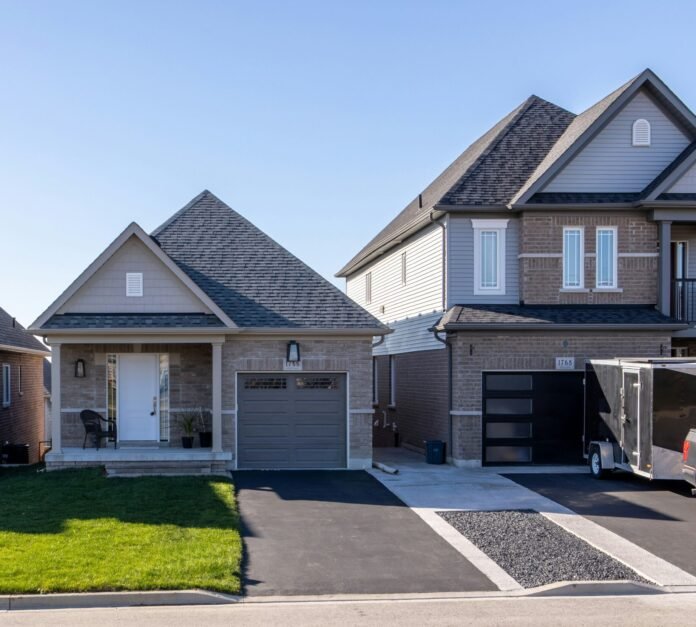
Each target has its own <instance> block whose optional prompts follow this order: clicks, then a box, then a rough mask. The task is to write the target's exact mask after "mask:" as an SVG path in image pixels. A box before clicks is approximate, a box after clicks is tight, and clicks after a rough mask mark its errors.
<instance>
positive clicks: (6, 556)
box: [0, 469, 242, 594]
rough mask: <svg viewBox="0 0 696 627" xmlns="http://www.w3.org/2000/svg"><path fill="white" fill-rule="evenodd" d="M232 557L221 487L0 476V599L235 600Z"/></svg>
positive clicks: (84, 476)
mask: <svg viewBox="0 0 696 627" xmlns="http://www.w3.org/2000/svg"><path fill="white" fill-rule="evenodd" d="M241 554H242V540H241V537H240V533H239V516H238V514H237V507H236V503H235V497H234V490H233V486H232V483H231V482H230V481H229V480H226V479H224V478H222V477H214V478H208V477H142V478H133V479H131V478H128V479H126V478H122V479H107V478H106V477H104V476H103V473H102V471H101V470H97V469H89V470H66V471H57V472H50V473H46V472H36V469H21V470H14V469H0V594H18V593H37V592H38V593H47V592H87V591H106V590H175V589H186V588H204V589H207V590H214V591H218V592H226V593H232V594H236V593H239V591H240V568H241Z"/></svg>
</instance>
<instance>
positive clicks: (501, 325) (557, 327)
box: [438, 322, 691, 331]
mask: <svg viewBox="0 0 696 627" xmlns="http://www.w3.org/2000/svg"><path fill="white" fill-rule="evenodd" d="M689 328H691V325H689V324H683V323H665V324H626V323H623V324H553V323H551V322H541V323H530V324H521V323H515V322H507V323H505V322H498V323H494V324H490V323H478V324H463V323H456V322H455V323H449V324H446V325H444V326H443V327H439V328H438V331H682V330H684V329H689Z"/></svg>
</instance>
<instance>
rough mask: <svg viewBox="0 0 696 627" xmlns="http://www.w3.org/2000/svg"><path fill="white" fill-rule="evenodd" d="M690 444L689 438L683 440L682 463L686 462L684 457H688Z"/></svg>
mask: <svg viewBox="0 0 696 627" xmlns="http://www.w3.org/2000/svg"><path fill="white" fill-rule="evenodd" d="M690 446H691V442H689V440H684V463H686V459H687V458H688V457H689V447H690Z"/></svg>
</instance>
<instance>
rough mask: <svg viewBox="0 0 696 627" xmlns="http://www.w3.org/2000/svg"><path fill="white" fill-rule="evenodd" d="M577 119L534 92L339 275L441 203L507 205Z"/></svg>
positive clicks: (445, 171)
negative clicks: (574, 119)
mask: <svg viewBox="0 0 696 627" xmlns="http://www.w3.org/2000/svg"><path fill="white" fill-rule="evenodd" d="M574 117H575V116H574V114H572V113H570V112H569V111H566V110H565V109H563V108H561V107H559V106H557V105H555V104H553V103H551V102H548V101H546V100H543V99H542V98H539V97H537V96H530V97H529V98H528V99H527V100H525V101H524V102H523V103H522V104H521V105H520V106H518V107H517V108H516V109H514V110H513V111H511V112H510V113H509V114H508V115H506V116H505V117H504V118H503V119H502V120H500V121H499V122H498V123H497V124H496V125H495V126H493V128H491V129H490V130H489V131H487V132H486V133H485V134H484V135H482V136H481V137H480V138H479V139H477V140H476V141H475V142H474V143H473V144H471V145H470V146H469V147H468V148H467V149H466V150H465V151H464V152H463V153H462V154H461V155H459V157H457V159H456V160H455V161H454V162H453V163H452V164H450V165H449V166H448V167H447V168H446V169H445V170H444V172H442V174H440V175H439V176H438V177H437V178H436V179H435V180H434V181H433V182H432V183H431V184H430V185H428V187H426V188H425V190H424V191H423V192H422V193H421V194H419V196H418V197H416V198H415V199H414V200H412V201H411V202H410V203H409V204H408V205H407V206H406V207H405V208H404V209H403V210H402V211H401V212H400V213H399V214H398V215H397V216H396V217H395V218H394V219H393V220H392V221H391V222H390V223H389V224H387V226H386V227H384V228H383V229H382V230H381V231H380V232H379V233H378V234H377V235H376V236H375V237H374V238H372V240H371V241H370V242H369V243H368V244H367V245H366V246H365V247H364V248H363V249H362V250H361V251H360V252H358V254H357V255H355V256H354V257H353V258H352V259H351V260H350V261H349V262H348V263H347V264H346V265H345V266H344V267H343V268H341V270H339V271H338V272H337V273H336V276H339V277H340V276H346V275H348V274H350V273H352V272H354V271H355V270H357V269H359V268H360V266H361V265H364V264H365V263H367V262H368V261H369V260H370V258H371V256H373V255H374V253H376V252H381V250H380V249H381V248H382V247H383V246H384V245H385V244H388V243H389V242H390V241H392V240H393V239H394V238H396V237H398V236H399V235H400V234H402V233H405V232H407V231H408V229H409V227H412V226H414V225H415V224H418V223H424V222H426V221H427V220H428V219H429V214H430V212H431V211H432V210H433V209H434V208H435V209H437V208H438V206H441V205H445V206H448V207H462V208H465V207H491V206H498V207H500V208H501V209H503V208H504V207H505V205H507V203H509V202H510V200H511V199H512V197H513V195H514V194H515V192H516V191H517V190H518V189H519V187H520V185H522V184H523V183H524V182H525V181H526V180H527V179H528V178H529V176H530V175H531V173H532V172H533V171H534V169H535V168H536V167H537V165H538V164H539V162H540V161H541V160H542V159H543V157H544V155H545V154H546V153H547V152H548V150H549V149H550V148H551V146H553V145H554V143H555V142H556V140H557V139H558V138H559V137H560V136H561V134H562V133H563V132H564V130H565V129H566V128H567V127H568V125H569V124H570V123H571V122H572V120H573V118H574ZM397 243H398V242H397Z"/></svg>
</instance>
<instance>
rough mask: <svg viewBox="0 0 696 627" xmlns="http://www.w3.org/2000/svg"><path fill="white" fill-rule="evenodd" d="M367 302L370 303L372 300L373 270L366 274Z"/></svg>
mask: <svg viewBox="0 0 696 627" xmlns="http://www.w3.org/2000/svg"><path fill="white" fill-rule="evenodd" d="M365 302H366V303H367V304H368V305H369V304H370V303H371V302H372V272H368V273H367V274H366V275H365Z"/></svg>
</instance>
